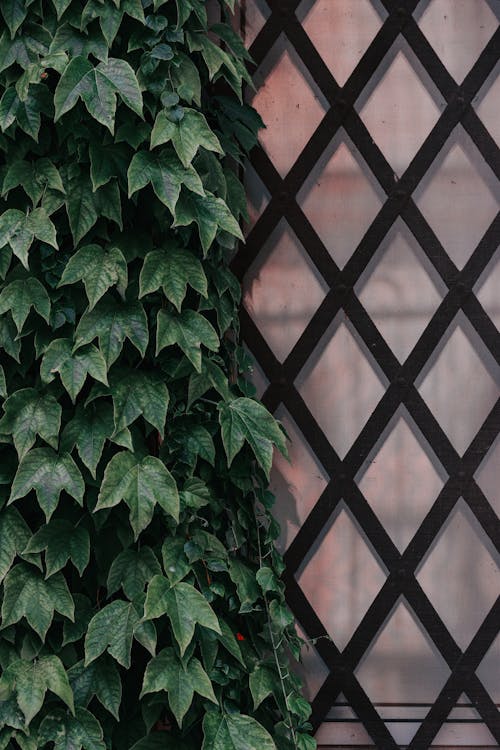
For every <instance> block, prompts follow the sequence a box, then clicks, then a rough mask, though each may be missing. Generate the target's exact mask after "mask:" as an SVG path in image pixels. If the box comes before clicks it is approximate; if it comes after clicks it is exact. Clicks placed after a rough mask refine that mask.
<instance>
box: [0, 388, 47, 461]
mask: <svg viewBox="0 0 500 750" xmlns="http://www.w3.org/2000/svg"><path fill="white" fill-rule="evenodd" d="M3 408H4V410H5V414H4V416H3V417H2V419H1V420H0V434H4V435H12V438H13V441H14V445H15V448H16V450H17V454H18V456H19V459H20V460H21V459H22V458H24V456H25V455H26V454H27V452H28V451H29V449H30V448H31V447H32V446H33V445H34V443H35V440H36V436H37V435H38V436H39V437H41V438H42V440H45V442H46V443H48V444H49V445H50V446H52V448H57V444H58V440H59V429H60V426H61V407H60V405H59V404H58V403H57V401H56V400H55V398H54V397H53V396H47V395H44V394H42V393H39V392H38V391H36V390H35V389H34V388H22V389H21V390H19V391H15V392H14V393H13V394H12V395H11V396H9V398H8V399H6V401H5V402H4V405H3Z"/></svg>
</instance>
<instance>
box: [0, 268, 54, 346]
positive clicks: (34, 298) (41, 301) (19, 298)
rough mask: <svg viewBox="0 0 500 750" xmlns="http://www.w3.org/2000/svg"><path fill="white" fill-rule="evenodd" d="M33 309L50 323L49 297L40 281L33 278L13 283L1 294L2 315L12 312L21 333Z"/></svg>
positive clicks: (0, 312) (0, 311) (0, 308)
mask: <svg viewBox="0 0 500 750" xmlns="http://www.w3.org/2000/svg"><path fill="white" fill-rule="evenodd" d="M32 307H33V308H34V309H35V310H36V311H37V313H38V314H39V315H40V317H42V318H43V319H44V320H45V321H46V322H47V323H48V322H49V316H50V299H49V295H48V294H47V291H46V289H45V287H43V286H42V284H40V282H39V281H38V279H35V278H33V277H31V276H30V277H29V278H27V279H17V280H16V281H11V283H10V284H7V286H6V287H4V289H3V291H2V293H1V294H0V315H1V314H2V313H4V312H7V310H10V313H11V315H12V319H13V320H14V323H15V324H16V328H17V330H18V332H19V333H20V332H21V329H22V327H23V326H24V324H25V322H26V318H27V317H28V314H29V311H30V310H31V308H32Z"/></svg>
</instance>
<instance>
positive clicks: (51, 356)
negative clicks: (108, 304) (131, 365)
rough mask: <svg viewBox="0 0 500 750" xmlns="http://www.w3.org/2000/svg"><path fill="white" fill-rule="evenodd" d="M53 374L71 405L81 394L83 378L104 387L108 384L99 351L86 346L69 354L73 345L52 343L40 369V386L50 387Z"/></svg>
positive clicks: (61, 340) (102, 358)
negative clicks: (44, 384) (57, 377)
mask: <svg viewBox="0 0 500 750" xmlns="http://www.w3.org/2000/svg"><path fill="white" fill-rule="evenodd" d="M54 373H59V375H60V377H61V381H62V384H63V386H64V387H65V388H66V390H67V392H68V393H69V395H70V397H71V400H72V401H73V403H75V400H76V397H77V395H78V394H79V393H80V391H81V390H82V388H83V384H84V383H85V380H86V379H87V375H90V376H91V377H93V378H94V379H95V380H98V381H100V382H101V383H104V384H105V385H107V383H108V378H107V369H106V361H105V359H104V357H103V355H102V354H101V352H100V351H99V349H97V348H96V347H95V346H94V345H93V344H89V345H87V346H83V347H81V348H80V349H79V350H78V351H77V352H74V353H73V342H72V341H71V340H70V339H55V340H54V341H51V343H50V344H49V346H48V347H47V349H46V350H45V354H44V355H43V359H42V363H41V365H40V377H41V379H42V382H43V383H51V382H52V381H53V380H54V377H55V375H54Z"/></svg>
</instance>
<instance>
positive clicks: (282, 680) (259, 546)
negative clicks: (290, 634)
mask: <svg viewBox="0 0 500 750" xmlns="http://www.w3.org/2000/svg"><path fill="white" fill-rule="evenodd" d="M256 501H257V498H256V497H255V495H254V507H253V514H254V519H255V528H256V531H257V551H258V555H259V568H261V567H262V563H263V559H264V558H263V556H262V544H261V541H260V529H259V519H258V518H257V513H256V510H255V502H256ZM262 597H263V599H264V605H265V607H266V614H267V626H268V628H269V635H270V636H271V644H272V647H273V655H274V661H275V662H276V668H277V670H278V675H279V678H280V684H281V691H282V693H283V699H284V701H285V709H286V713H287V715H288V724H289V727H290V732H291V734H292V741H293V745H294V747H295V748H297V747H298V746H297V735H296V733H295V728H294V726H293V720H292V714H291V712H290V709H289V708H288V696H287V692H286V686H285V677H286V676H287V675H284V674H283V672H282V670H281V664H280V660H279V656H278V651H279V648H280V645H281V640H280V642H279V643H278V644H277V643H276V641H275V639H274V633H273V628H272V624H271V612H270V610H269V602H268V600H267V595H266V593H265V592H264V591H263V592H262Z"/></svg>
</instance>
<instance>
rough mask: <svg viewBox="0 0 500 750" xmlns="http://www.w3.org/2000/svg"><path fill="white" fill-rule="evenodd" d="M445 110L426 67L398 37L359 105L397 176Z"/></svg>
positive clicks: (365, 122)
mask: <svg viewBox="0 0 500 750" xmlns="http://www.w3.org/2000/svg"><path fill="white" fill-rule="evenodd" d="M444 107H445V100H444V99H443V97H442V96H441V94H440V93H439V91H438V90H437V88H436V86H435V84H434V83H433V82H432V80H431V79H430V77H429V75H428V74H427V72H426V71H425V70H424V68H423V66H422V64H421V63H420V61H419V60H418V58H417V57H416V56H415V54H414V53H413V52H412V50H411V49H410V47H409V46H408V45H407V43H406V42H405V41H404V40H403V38H402V37H398V39H397V40H396V41H395V43H394V44H393V46H392V47H391V50H390V51H389V52H388V54H387V55H386V56H385V57H384V59H383V61H382V63H381V64H380V65H379V67H378V68H377V70H376V71H375V73H374V74H373V76H372V78H371V79H370V82H369V83H368V85H367V87H366V88H365V90H364V91H363V93H362V94H361V96H360V97H359V99H358V100H357V102H356V110H357V111H358V112H359V115H360V117H361V119H362V120H363V122H364V124H365V125H366V127H367V128H368V130H369V131H370V134H371V136H372V138H373V139H374V141H375V142H376V144H377V145H378V147H379V148H380V150H381V151H382V153H383V154H384V156H385V158H386V159H387V161H388V162H389V164H390V165H391V167H392V169H393V170H394V172H395V173H396V175H398V176H400V175H402V174H403V172H404V171H405V169H406V168H407V166H408V165H409V163H410V162H411V160H412V159H413V157H414V156H415V154H416V153H417V151H418V149H419V148H420V146H421V145H422V144H423V142H424V141H425V139H426V138H427V136H428V135H429V133H430V131H431V130H432V128H433V127H434V125H435V124H436V122H437V120H438V118H439V115H440V113H441V112H442V110H443V109H444Z"/></svg>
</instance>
